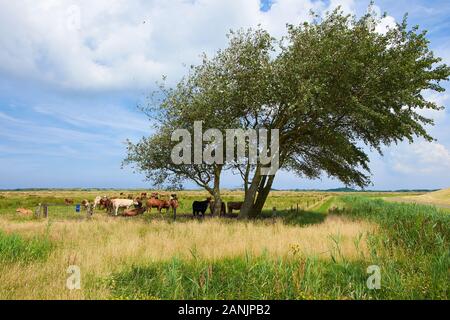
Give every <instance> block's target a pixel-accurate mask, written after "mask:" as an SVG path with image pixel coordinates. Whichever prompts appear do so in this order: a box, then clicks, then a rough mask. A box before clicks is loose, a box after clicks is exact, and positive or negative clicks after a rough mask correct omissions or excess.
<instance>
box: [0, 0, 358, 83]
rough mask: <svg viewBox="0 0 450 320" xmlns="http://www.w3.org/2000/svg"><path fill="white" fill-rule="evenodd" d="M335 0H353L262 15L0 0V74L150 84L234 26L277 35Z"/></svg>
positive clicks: (197, 7)
mask: <svg viewBox="0 0 450 320" xmlns="http://www.w3.org/2000/svg"><path fill="white" fill-rule="evenodd" d="M75 3H76V5H75ZM339 4H342V6H343V9H344V10H345V11H346V12H347V11H351V10H352V8H353V6H354V1H353V0H340V1H336V0H333V1H331V3H330V4H329V7H327V5H326V4H325V1H310V0H278V1H276V2H275V3H274V4H273V5H272V8H271V10H269V11H268V12H261V11H260V1H259V0H235V1H223V0H197V1H186V0H173V1H156V0H154V1H138V0H135V1H121V0H96V1H88V0H82V1H77V2H74V1H71V0H63V1H53V0H47V1H33V0H22V1H7V0H0V6H1V8H2V9H1V11H0V30H2V32H1V33H0V46H1V50H0V72H2V73H6V74H11V75H14V76H16V77H17V76H18V77H21V78H22V79H34V80H35V81H40V82H44V83H47V84H50V85H52V86H56V87H60V88H63V89H77V90H103V89H108V90H122V89H123V90H128V89H147V88H148V87H149V86H151V85H152V84H153V83H154V81H156V80H159V79H160V78H161V75H162V74H166V75H168V76H169V79H171V80H172V81H176V80H177V79H178V78H179V77H180V76H181V75H182V74H184V73H185V69H184V67H183V63H186V64H191V63H195V62H197V61H198V58H199V55H200V54H201V53H202V52H203V51H205V52H207V53H209V54H212V53H213V52H214V51H215V50H217V49H218V48H220V47H222V46H223V45H224V44H225V41H226V38H225V34H226V33H227V32H228V31H229V29H231V28H233V29H237V28H241V27H244V28H245V27H250V26H256V25H258V24H261V25H262V26H263V27H266V28H267V29H269V30H270V31H271V32H273V33H274V34H275V35H277V36H279V35H281V34H282V33H283V32H284V30H285V24H286V23H294V24H297V23H300V22H302V21H305V20H307V19H308V18H309V11H310V10H311V9H314V10H316V11H318V10H325V9H327V8H328V9H329V8H333V7H335V6H337V5H339Z"/></svg>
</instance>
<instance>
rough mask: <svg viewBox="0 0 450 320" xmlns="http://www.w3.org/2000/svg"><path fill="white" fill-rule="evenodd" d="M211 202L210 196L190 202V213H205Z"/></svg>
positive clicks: (195, 214)
mask: <svg viewBox="0 0 450 320" xmlns="http://www.w3.org/2000/svg"><path fill="white" fill-rule="evenodd" d="M210 202H211V198H210V197H209V198H206V200H205V201H194V202H193V203H192V214H193V215H194V217H195V216H197V214H200V213H201V214H202V216H204V215H205V212H206V210H207V209H208V206H209V203H210Z"/></svg>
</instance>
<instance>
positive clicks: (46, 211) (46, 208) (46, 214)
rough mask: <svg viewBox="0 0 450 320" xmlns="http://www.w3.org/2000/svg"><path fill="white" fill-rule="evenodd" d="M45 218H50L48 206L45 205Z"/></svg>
mask: <svg viewBox="0 0 450 320" xmlns="http://www.w3.org/2000/svg"><path fill="white" fill-rule="evenodd" d="M44 217H45V218H48V205H47V204H44Z"/></svg>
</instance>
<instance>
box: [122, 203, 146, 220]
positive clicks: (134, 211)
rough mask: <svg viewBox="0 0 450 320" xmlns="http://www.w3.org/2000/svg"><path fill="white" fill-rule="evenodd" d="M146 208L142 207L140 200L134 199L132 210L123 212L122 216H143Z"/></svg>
mask: <svg viewBox="0 0 450 320" xmlns="http://www.w3.org/2000/svg"><path fill="white" fill-rule="evenodd" d="M146 210H147V208H145V207H143V206H142V201H141V200H140V199H136V204H135V208H134V209H127V210H125V211H124V212H123V213H122V215H123V216H125V217H134V216H137V215H139V214H144V212H145V211H146Z"/></svg>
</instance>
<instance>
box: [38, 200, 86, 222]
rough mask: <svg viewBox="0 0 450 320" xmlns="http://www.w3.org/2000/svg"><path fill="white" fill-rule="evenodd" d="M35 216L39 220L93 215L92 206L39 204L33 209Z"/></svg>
mask: <svg viewBox="0 0 450 320" xmlns="http://www.w3.org/2000/svg"><path fill="white" fill-rule="evenodd" d="M34 213H35V215H36V217H39V218H48V217H52V218H74V219H79V218H85V217H91V216H92V214H93V208H92V205H90V204H89V205H87V206H83V205H81V204H73V205H72V204H70V205H64V204H52V203H40V204H39V205H38V206H37V207H36V209H35V212H34Z"/></svg>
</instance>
